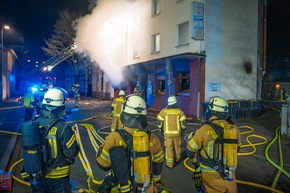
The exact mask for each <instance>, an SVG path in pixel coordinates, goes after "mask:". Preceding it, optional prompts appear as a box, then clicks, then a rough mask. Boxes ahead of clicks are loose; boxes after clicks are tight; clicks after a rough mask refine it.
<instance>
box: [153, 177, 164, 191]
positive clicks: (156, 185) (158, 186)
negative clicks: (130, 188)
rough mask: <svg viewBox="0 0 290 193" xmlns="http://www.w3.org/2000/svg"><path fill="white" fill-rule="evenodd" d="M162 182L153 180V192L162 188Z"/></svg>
mask: <svg viewBox="0 0 290 193" xmlns="http://www.w3.org/2000/svg"><path fill="white" fill-rule="evenodd" d="M163 184H164V183H162V182H161V181H160V180H158V181H154V180H153V190H154V191H153V192H159V190H160V189H161V188H162V186H163Z"/></svg>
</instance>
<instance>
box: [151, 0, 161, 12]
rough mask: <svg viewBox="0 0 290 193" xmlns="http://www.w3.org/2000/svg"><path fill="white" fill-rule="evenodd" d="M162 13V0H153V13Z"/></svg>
mask: <svg viewBox="0 0 290 193" xmlns="http://www.w3.org/2000/svg"><path fill="white" fill-rule="evenodd" d="M159 13H160V0H152V15H153V16H154V15H157V14H159Z"/></svg>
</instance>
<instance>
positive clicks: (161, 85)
mask: <svg viewBox="0 0 290 193" xmlns="http://www.w3.org/2000/svg"><path fill="white" fill-rule="evenodd" d="M156 89H157V93H159V94H165V74H157V81H156Z"/></svg>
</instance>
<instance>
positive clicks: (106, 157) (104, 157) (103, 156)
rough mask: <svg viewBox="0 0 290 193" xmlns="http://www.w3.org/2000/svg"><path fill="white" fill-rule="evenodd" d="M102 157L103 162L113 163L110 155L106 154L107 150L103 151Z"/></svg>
mask: <svg viewBox="0 0 290 193" xmlns="http://www.w3.org/2000/svg"><path fill="white" fill-rule="evenodd" d="M100 157H101V158H102V159H103V160H106V161H109V162H111V158H110V155H109V153H108V152H106V150H104V149H103V151H102V152H101V155H100Z"/></svg>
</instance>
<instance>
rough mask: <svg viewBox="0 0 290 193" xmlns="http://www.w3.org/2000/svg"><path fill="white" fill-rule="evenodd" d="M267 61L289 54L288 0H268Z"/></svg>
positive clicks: (289, 17) (289, 12)
mask: <svg viewBox="0 0 290 193" xmlns="http://www.w3.org/2000/svg"><path fill="white" fill-rule="evenodd" d="M267 10H268V12H267V27H268V30H267V59H268V61H267V63H269V64H271V63H272V62H273V60H275V58H276V57H277V56H281V57H285V56H288V57H289V56H290V0H268V6H267Z"/></svg>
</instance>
